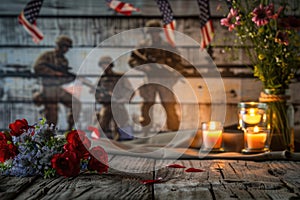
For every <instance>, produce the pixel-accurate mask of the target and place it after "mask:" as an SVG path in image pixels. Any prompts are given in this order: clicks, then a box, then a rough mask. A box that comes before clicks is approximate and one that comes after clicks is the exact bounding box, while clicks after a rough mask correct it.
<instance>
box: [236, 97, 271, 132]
mask: <svg viewBox="0 0 300 200" xmlns="http://www.w3.org/2000/svg"><path fill="white" fill-rule="evenodd" d="M267 108H268V106H267V104H266V103H260V102H240V103H239V104H238V115H239V116H238V117H239V126H238V128H239V129H241V130H243V131H244V132H245V131H246V129H247V128H249V127H255V126H258V127H265V128H267V125H268V123H267V122H268V120H267Z"/></svg>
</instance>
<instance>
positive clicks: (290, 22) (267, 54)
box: [221, 0, 300, 150]
mask: <svg viewBox="0 0 300 200" xmlns="http://www.w3.org/2000/svg"><path fill="white" fill-rule="evenodd" d="M291 2H293V1H289V3H291ZM295 2H296V1H295ZM274 3H278V4H274ZM228 5H229V7H230V11H229V14H228V16H227V17H226V18H224V19H221V25H223V26H226V27H228V30H229V31H235V32H236V35H237V37H238V38H239V41H240V43H241V44H242V45H243V46H245V47H251V48H246V51H247V54H248V55H249V58H250V60H251V62H252V64H253V73H254V76H255V77H257V78H258V79H259V80H261V81H262V83H263V87H264V91H263V92H262V93H261V97H260V101H261V102H266V103H267V104H268V107H269V111H270V115H269V118H270V120H269V125H270V128H271V133H272V134H275V133H278V134H280V138H281V139H280V140H281V141H282V143H283V145H284V146H285V147H284V149H288V150H293V144H292V143H293V141H292V140H293V139H292V138H293V136H292V134H293V130H292V129H293V117H291V115H293V111H292V110H291V108H290V107H289V106H287V100H288V98H289V94H287V91H288V89H289V84H290V83H291V80H292V79H293V78H294V76H295V74H296V72H297V70H298V69H299V68H300V65H299V61H300V59H299V47H300V35H299V32H298V30H297V29H299V27H300V21H299V20H298V19H297V18H295V17H293V16H292V15H291V13H292V11H293V12H295V9H293V8H292V7H291V5H289V4H288V3H287V1H269V0H261V1H258V0H254V1H252V0H251V1H242V0H232V1H230V0H228ZM275 5H276V6H275ZM275 7H276V8H275ZM288 13H289V16H288V15H287V14H288ZM290 114H291V115H290Z"/></svg>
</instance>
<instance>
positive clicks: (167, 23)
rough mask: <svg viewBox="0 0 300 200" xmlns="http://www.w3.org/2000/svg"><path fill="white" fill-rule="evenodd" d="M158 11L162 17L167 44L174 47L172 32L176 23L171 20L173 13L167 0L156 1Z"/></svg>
mask: <svg viewBox="0 0 300 200" xmlns="http://www.w3.org/2000/svg"><path fill="white" fill-rule="evenodd" d="M156 3H157V5H158V7H159V10H160V12H161V14H162V16H163V23H164V32H165V35H166V38H167V40H168V42H169V43H170V44H171V45H172V46H175V37H174V30H175V28H176V22H175V20H174V18H173V12H172V9H171V6H170V4H169V1H168V0H156Z"/></svg>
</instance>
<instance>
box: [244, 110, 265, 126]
mask: <svg viewBox="0 0 300 200" xmlns="http://www.w3.org/2000/svg"><path fill="white" fill-rule="evenodd" d="M257 111H258V109H256V108H249V109H247V112H246V114H244V115H242V119H243V121H244V122H245V123H247V124H258V123H259V122H260V120H261V115H260V114H258V113H257Z"/></svg>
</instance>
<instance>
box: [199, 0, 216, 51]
mask: <svg viewBox="0 0 300 200" xmlns="http://www.w3.org/2000/svg"><path fill="white" fill-rule="evenodd" d="M197 1H198V5H199V10H200V28H201V30H200V34H201V37H202V38H201V43H200V44H201V48H202V49H204V48H205V47H206V46H207V45H209V43H210V42H211V41H212V39H213V36H214V27H213V23H212V20H210V19H209V17H210V12H209V0H197Z"/></svg>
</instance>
